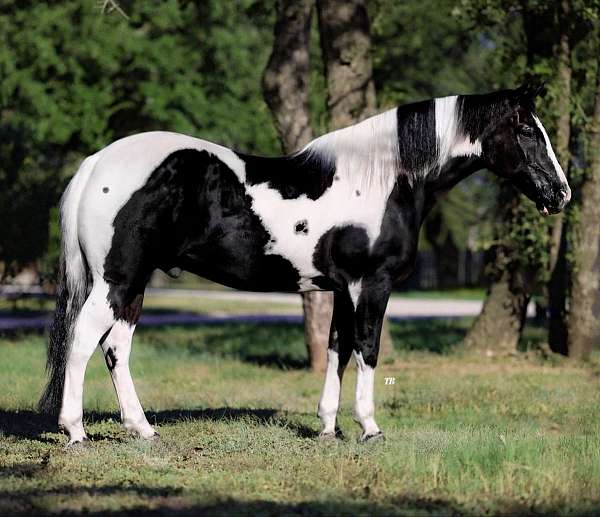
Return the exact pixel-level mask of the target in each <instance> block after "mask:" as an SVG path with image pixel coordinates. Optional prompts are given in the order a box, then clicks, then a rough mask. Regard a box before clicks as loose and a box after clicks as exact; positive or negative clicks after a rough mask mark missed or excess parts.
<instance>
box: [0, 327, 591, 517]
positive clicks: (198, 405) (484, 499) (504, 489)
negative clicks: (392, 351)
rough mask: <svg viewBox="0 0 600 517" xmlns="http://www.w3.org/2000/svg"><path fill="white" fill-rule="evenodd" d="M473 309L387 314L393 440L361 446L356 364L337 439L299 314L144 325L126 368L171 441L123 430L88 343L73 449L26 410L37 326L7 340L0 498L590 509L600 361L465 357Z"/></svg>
mask: <svg viewBox="0 0 600 517" xmlns="http://www.w3.org/2000/svg"><path fill="white" fill-rule="evenodd" d="M468 323H469V322H468V321H466V320H463V321H461V320H459V321H446V322H430V321H429V322H428V321H421V322H406V323H396V324H393V325H392V333H393V336H394V339H395V345H396V348H397V358H396V360H395V361H394V362H392V363H389V364H383V365H382V366H381V367H380V368H379V369H378V374H377V381H376V400H377V420H378V423H379V425H380V426H381V427H382V428H383V429H384V430H385V432H386V435H387V440H386V441H385V442H382V443H374V444H369V445H359V444H357V443H356V438H357V436H358V434H359V429H358V427H357V425H356V424H355V423H354V422H353V421H352V417H351V411H350V408H351V401H352V394H353V389H354V386H353V385H354V380H355V374H354V371H353V368H349V371H348V373H347V375H346V377H345V379H344V386H343V403H342V411H341V417H340V421H339V423H340V427H341V429H342V431H343V433H344V439H343V440H340V441H338V442H337V443H321V442H319V441H318V439H317V438H316V437H317V433H318V431H319V424H318V420H317V418H316V416H315V410H316V404H317V401H318V397H319V393H320V389H321V384H322V377H321V375H315V374H313V373H311V372H309V371H307V370H306V369H304V368H303V365H304V364H305V363H304V361H305V359H304V350H303V342H302V329H301V327H299V326H277V325H275V326H253V325H223V326H216V327H202V328H169V329H148V330H145V331H144V330H143V329H140V332H139V333H138V335H137V341H136V344H135V347H134V351H133V355H132V371H133V376H134V379H135V380H136V386H137V390H138V393H139V395H140V398H141V399H142V402H143V404H144V406H145V408H146V409H147V414H148V417H149V420H150V421H151V422H152V423H153V424H155V425H156V426H157V428H158V430H159V432H160V433H161V440H160V441H158V442H152V443H147V442H143V441H140V440H136V439H132V438H129V437H128V436H127V435H126V434H125V433H124V431H123V430H122V429H121V427H120V425H119V424H118V412H117V406H116V402H115V397H114V394H113V391H112V386H111V383H110V380H109V377H108V375H107V373H106V369H105V366H104V364H103V360H102V358H101V357H100V356H99V354H96V355H95V356H94V357H93V358H92V361H91V363H90V366H89V368H88V372H87V377H86V391H85V406H86V421H87V429H88V432H89V433H90V435H91V437H92V438H93V442H92V445H91V446H90V447H88V448H86V449H83V450H78V451H65V450H64V448H63V446H64V443H65V438H64V436H62V435H60V434H58V433H57V432H56V431H55V424H54V423H52V422H50V421H48V420H47V419H45V418H44V417H42V416H40V415H38V414H36V413H35V412H33V410H32V408H33V405H34V403H35V400H36V399H37V396H38V394H39V392H40V389H41V386H42V383H43V361H44V342H43V338H42V337H41V336H36V335H22V336H20V337H14V338H11V339H7V338H6V339H0V353H1V354H2V360H1V361H0V514H1V513H11V514H19V513H21V514H29V513H33V514H43V513H59V512H82V511H85V512H86V513H89V514H99V513H120V512H127V513H133V514H136V513H142V512H145V511H154V512H156V513H161V514H167V513H169V514H170V513H176V514H189V515H192V514H197V513H206V514H216V515H231V514H247V515H275V514H281V513H286V514H302V515H304V514H306V515H356V514H362V515H380V514H388V515H415V516H428V515H444V514H446V515H456V514H465V515H484V514H485V515H505V514H535V515H538V514H548V513H552V514H557V513H559V514H570V515H584V514H586V513H588V514H589V515H594V514H597V511H598V510H599V509H600V493H599V492H598V487H599V486H600V420H599V418H598V408H599V407H600V392H599V390H598V388H599V376H598V375H599V370H598V368H597V366H593V365H592V366H579V365H572V364H567V363H564V362H562V361H560V360H553V361H548V360H546V361H543V360H541V359H539V358H536V357H535V356H533V358H530V359H526V358H523V357H518V358H504V359H500V358H491V359H490V358H477V357H470V356H467V355H465V354H464V353H463V352H462V351H461V350H460V348H457V347H455V346H454V345H453V343H455V341H456V340H457V339H460V337H461V336H462V335H463V334H464V331H465V329H466V327H467V326H468ZM385 377H394V378H395V384H393V385H388V386H386V385H384V378H385Z"/></svg>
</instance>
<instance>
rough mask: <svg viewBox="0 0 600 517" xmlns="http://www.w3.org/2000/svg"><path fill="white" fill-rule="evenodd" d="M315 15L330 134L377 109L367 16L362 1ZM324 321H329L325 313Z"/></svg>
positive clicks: (388, 344)
mask: <svg viewBox="0 0 600 517" xmlns="http://www.w3.org/2000/svg"><path fill="white" fill-rule="evenodd" d="M317 14H318V19H319V33H320V38H321V51H322V54H323V63H324V64H325V75H326V77H327V107H328V108H329V115H330V129H332V130H333V129H339V128H342V127H346V126H350V125H352V124H355V123H357V122H359V121H361V120H363V119H365V118H367V117H370V116H371V115H374V114H375V112H376V109H377V105H376V99H375V83H374V82H373V66H372V62H371V54H370V51H371V34H370V25H369V16H368V13H367V9H366V7H365V3H364V1H362V0H317ZM330 303H331V302H330ZM305 307H306V300H305ZM327 317H328V318H331V315H330V313H329V312H328V315H327ZM392 354H393V343H392V337H391V334H390V329H389V324H388V322H387V319H386V320H384V323H383V328H382V330H381V341H380V353H379V355H380V357H381V358H383V359H385V358H386V357H390V356H391V355H392Z"/></svg>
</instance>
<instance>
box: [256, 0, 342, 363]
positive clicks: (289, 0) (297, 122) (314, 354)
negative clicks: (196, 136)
mask: <svg viewBox="0 0 600 517" xmlns="http://www.w3.org/2000/svg"><path fill="white" fill-rule="evenodd" d="M313 5H314V0H280V1H279V2H278V3H277V21H276V23H275V41H274V42H273V51H272V53H271V57H270V58H269V62H268V64H267V67H266V68H265V73H264V75H263V95H264V97H265V100H266V102H267V104H268V106H269V109H270V110H271V113H272V114H273V118H274V119H275V126H276V127H277V131H278V132H279V137H280V138H281V142H282V144H283V150H284V152H285V153H288V154H289V153H292V152H294V151H296V150H298V149H300V148H301V147H303V146H304V145H306V144H307V143H308V142H309V141H310V140H311V139H312V138H313V132H312V128H311V126H310V112H309V106H308V96H309V79H310V60H309V55H310V27H311V13H312V8H313ZM331 298H332V296H331V293H321V292H314V293H305V294H303V295H302V306H303V309H304V335H305V339H306V346H307V349H308V357H309V361H310V365H311V368H312V369H313V370H316V371H322V370H325V368H326V366H327V344H328V340H329V327H330V325H331V312H332V301H331Z"/></svg>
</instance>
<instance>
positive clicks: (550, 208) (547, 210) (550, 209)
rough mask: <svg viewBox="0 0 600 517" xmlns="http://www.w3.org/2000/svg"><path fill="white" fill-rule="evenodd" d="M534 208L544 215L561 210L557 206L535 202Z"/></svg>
mask: <svg viewBox="0 0 600 517" xmlns="http://www.w3.org/2000/svg"><path fill="white" fill-rule="evenodd" d="M536 208H537V209H538V211H539V213H540V214H542V216H544V217H548V216H549V215H554V214H558V213H559V212H560V211H561V208H559V207H557V206H550V205H545V204H543V203H536Z"/></svg>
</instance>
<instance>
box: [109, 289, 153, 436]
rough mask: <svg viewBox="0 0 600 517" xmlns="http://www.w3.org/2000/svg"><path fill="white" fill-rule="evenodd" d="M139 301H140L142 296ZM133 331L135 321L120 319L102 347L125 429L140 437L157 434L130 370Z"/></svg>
mask: <svg viewBox="0 0 600 517" xmlns="http://www.w3.org/2000/svg"><path fill="white" fill-rule="evenodd" d="M134 303H138V302H134ZM139 303H140V304H141V300H140V301H139ZM134 331H135V323H132V324H129V323H127V322H125V321H122V320H119V321H117V322H116V323H115V324H114V326H113V328H112V330H111V331H110V333H109V334H108V336H107V337H106V339H105V340H104V341H103V343H102V350H103V352H104V358H105V359H106V366H107V367H108V369H109V371H110V375H111V378H112V381H113V385H114V387H115V391H116V392H117V399H118V400H119V407H120V408H121V421H122V422H123V425H124V426H125V429H127V430H128V431H129V432H131V433H133V434H136V435H138V436H140V437H141V438H153V437H155V436H158V434H157V433H156V431H155V430H154V429H153V428H152V426H151V425H150V424H149V423H148V420H147V419H146V415H144V410H143V409H142V405H141V404H140V401H139V399H138V396H137V393H136V392H135V387H134V385H133V379H132V378H131V373H130V371H129V354H130V352H131V342H132V339H133V333H134Z"/></svg>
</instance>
